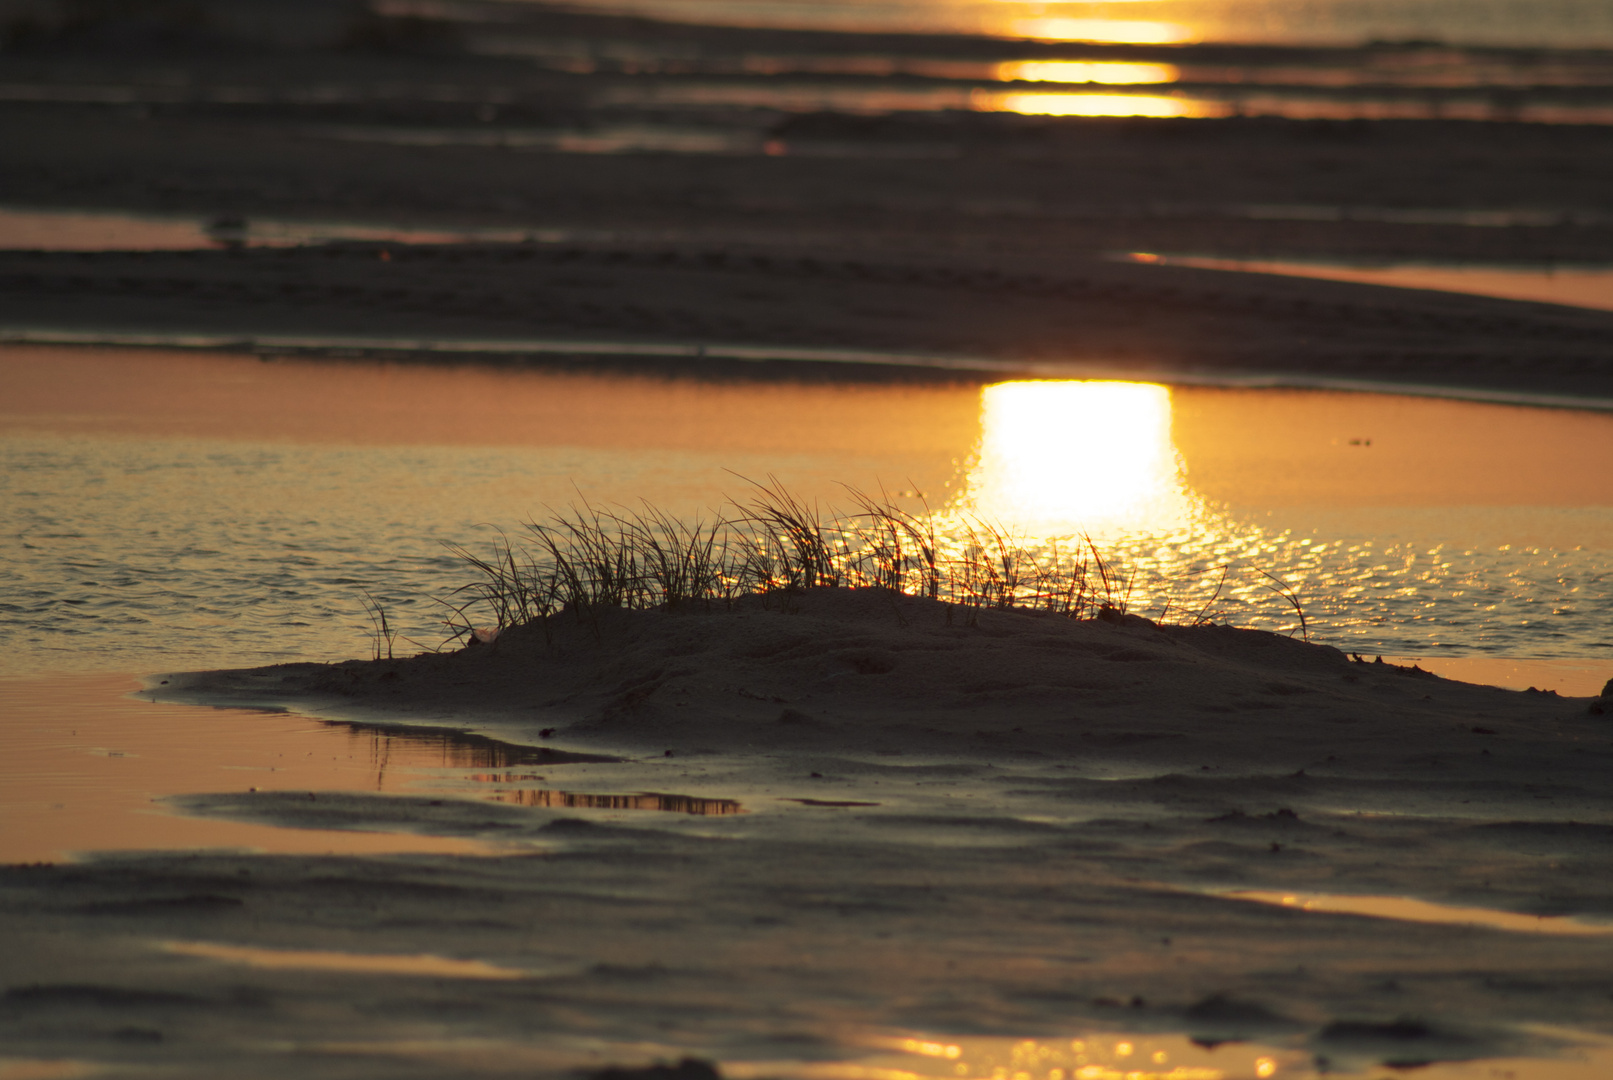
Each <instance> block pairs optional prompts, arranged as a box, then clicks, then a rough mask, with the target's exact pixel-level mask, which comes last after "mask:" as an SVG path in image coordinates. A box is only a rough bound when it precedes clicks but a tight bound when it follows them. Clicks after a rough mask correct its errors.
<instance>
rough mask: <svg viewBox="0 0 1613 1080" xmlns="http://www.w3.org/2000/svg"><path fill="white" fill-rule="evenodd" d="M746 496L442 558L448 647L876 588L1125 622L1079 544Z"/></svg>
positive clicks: (779, 495)
mask: <svg viewBox="0 0 1613 1080" xmlns="http://www.w3.org/2000/svg"><path fill="white" fill-rule="evenodd" d="M746 483H747V484H749V486H750V491H749V494H748V495H747V496H746V497H744V498H742V499H736V500H734V501H732V502H731V503H730V504H729V505H728V507H727V512H726V513H719V514H715V515H713V516H712V517H710V518H709V519H707V518H701V519H695V520H692V521H685V520H682V519H679V518H676V517H673V516H672V515H670V514H668V513H666V512H665V511H663V510H661V509H659V508H657V507H655V506H653V505H651V504H649V503H647V502H646V503H643V504H642V505H641V507H640V508H639V509H637V510H630V509H625V508H617V509H605V508H601V507H598V506H594V505H592V504H590V503H588V502H586V501H584V502H582V503H581V504H580V505H574V506H572V507H570V508H569V509H567V510H565V511H561V512H555V513H551V514H550V516H549V517H547V518H546V519H544V520H542V521H538V520H529V521H527V522H526V523H525V524H524V525H523V527H522V531H523V533H524V535H523V536H520V537H518V538H515V539H512V538H511V537H510V535H509V534H508V533H506V532H504V531H502V530H500V531H498V532H497V539H496V540H495V541H494V542H493V544H492V546H491V550H490V551H488V552H487V553H486V554H477V553H475V552H473V551H471V550H470V549H468V548H466V547H463V546H460V545H454V544H451V545H448V546H449V550H451V551H452V552H453V553H454V554H455V555H456V556H458V557H459V558H460V559H461V560H463V561H464V563H465V564H466V565H467V566H468V567H470V568H471V569H472V570H474V571H475V572H476V578H475V580H473V581H471V582H470V583H468V584H466V585H464V586H462V587H460V588H459V589H458V590H456V591H455V592H454V593H453V594H452V595H450V596H449V597H446V598H443V599H442V600H441V601H440V602H441V603H442V604H443V605H444V606H445V607H446V608H447V609H448V617H447V620H446V621H447V624H448V626H449V631H450V638H449V640H450V641H468V640H485V639H487V638H488V636H489V635H490V634H493V635H496V633H498V632H501V631H502V630H505V629H508V628H510V627H517V626H531V625H539V626H543V625H546V623H547V620H548V619H549V618H550V617H552V616H556V615H560V614H562V613H571V614H573V615H576V616H579V617H582V618H584V619H589V620H593V619H595V618H596V617H597V615H598V614H599V613H600V612H603V611H607V610H612V609H625V610H630V611H651V610H663V611H670V610H680V609H691V608H726V607H732V606H733V605H734V604H735V603H736V602H737V601H738V600H739V599H740V598H741V597H745V596H761V597H764V598H781V599H787V598H788V597H790V596H791V595H793V594H799V593H801V592H803V591H805V590H810V589H825V588H867V587H876V588H883V589H887V590H890V591H891V592H892V593H893V594H899V595H906V596H914V597H923V598H927V599H931V600H936V601H940V602H943V603H945V604H947V605H949V608H950V613H949V617H953V618H957V619H959V620H960V621H961V622H962V623H963V624H964V625H973V624H975V623H976V622H977V621H978V618H979V613H980V612H981V611H983V610H990V609H996V610H1009V609H1017V610H1022V611H1031V612H1039V613H1044V614H1049V615H1057V616H1062V617H1065V618H1071V619H1092V618H1101V617H1109V618H1112V617H1114V616H1116V615H1123V614H1126V613H1128V611H1129V610H1130V608H1131V605H1132V595H1133V584H1134V578H1133V575H1132V574H1131V573H1129V572H1127V571H1125V570H1124V569H1123V568H1121V567H1120V566H1118V565H1117V564H1116V563H1115V562H1114V561H1113V560H1112V559H1110V558H1107V557H1106V556H1105V555H1104V554H1103V552H1102V551H1101V550H1100V548H1099V546H1098V544H1097V543H1096V542H1095V541H1094V540H1093V539H1092V537H1090V536H1087V535H1077V536H1073V537H1067V538H1052V539H1037V540H1032V539H1030V538H1026V537H1023V536H1021V535H1019V534H1017V533H1015V532H1013V531H1012V530H1010V529H1009V528H1008V527H1006V526H1004V525H1003V524H1001V523H1000V522H996V521H991V520H988V519H985V518H982V517H978V516H974V515H970V514H949V515H947V516H945V517H944V518H943V517H942V516H941V515H938V514H936V513H934V512H932V511H930V510H929V509H928V508H927V507H921V508H920V509H919V510H917V511H912V510H907V509H904V508H903V507H901V506H899V505H897V503H896V502H895V500H893V499H892V498H891V497H890V496H889V495H887V494H885V493H883V492H881V493H880V494H878V495H873V494H869V493H867V492H864V491H861V490H858V489H856V488H852V487H847V488H846V492H847V496H848V498H849V500H850V503H851V509H850V510H849V511H842V510H841V509H839V508H836V507H828V506H824V505H822V504H820V503H818V502H816V501H812V500H807V499H804V498H802V497H800V496H798V495H796V494H794V493H792V492H790V491H789V490H788V489H786V488H785V487H784V486H783V485H782V484H780V483H779V482H778V481H777V480H776V479H773V478H771V477H770V478H769V479H768V480H767V481H766V482H758V481H746ZM1230 570H1231V568H1230V567H1228V566H1217V567H1211V568H1209V569H1208V570H1207V571H1203V572H1201V573H1200V574H1199V575H1196V576H1197V577H1200V578H1203V577H1207V576H1209V575H1212V574H1215V573H1217V572H1219V574H1220V577H1219V579H1218V580H1217V581H1216V584H1215V588H1214V590H1213V591H1212V592H1211V593H1210V595H1209V597H1208V598H1207V599H1205V600H1204V601H1203V602H1202V603H1199V602H1198V601H1197V600H1196V599H1195V600H1193V601H1192V602H1191V603H1189V602H1188V594H1189V593H1192V592H1194V591H1195V590H1194V589H1193V588H1190V587H1188V586H1187V585H1186V584H1184V588H1183V589H1182V594H1183V595H1182V596H1181V597H1171V598H1167V599H1166V600H1165V602H1164V604H1163V606H1162V608H1161V609H1160V611H1159V613H1158V620H1159V621H1164V620H1165V619H1166V618H1167V617H1168V616H1169V614H1170V612H1171V611H1172V610H1175V611H1178V612H1181V613H1182V614H1181V617H1179V619H1178V621H1179V622H1183V623H1186V624H1188V625H1201V624H1204V623H1207V622H1210V621H1212V620H1213V617H1214V614H1215V611H1216V607H1217V603H1218V601H1219V598H1220V595H1221V586H1222V585H1223V584H1224V583H1225V581H1226V579H1227V575H1228V573H1229V572H1230ZM1256 572H1257V573H1259V574H1262V575H1263V576H1264V578H1266V579H1268V580H1266V581H1265V582H1263V584H1264V585H1265V587H1266V588H1267V589H1269V590H1270V591H1271V592H1273V593H1275V594H1277V595H1279V596H1280V597H1281V598H1282V599H1283V601H1284V602H1285V603H1286V604H1287V605H1288V606H1290V607H1291V608H1292V609H1293V611H1294V612H1295V613H1296V614H1297V616H1298V627H1297V629H1298V630H1299V632H1300V633H1302V634H1304V635H1305V636H1306V637H1307V638H1308V636H1309V628H1308V624H1307V622H1306V619H1305V613H1304V610H1303V607H1302V606H1301V603H1300V599H1299V597H1298V595H1297V594H1296V592H1295V591H1294V590H1293V589H1292V588H1291V587H1290V586H1288V585H1287V583H1285V582H1283V581H1281V579H1279V578H1277V577H1275V576H1274V575H1271V574H1269V573H1267V572H1265V571H1258V570H1257V571H1256ZM1192 584H1198V583H1197V582H1195V583H1192ZM1196 591H1198V592H1202V591H1203V589H1202V587H1200V588H1198V589H1197V590H1196ZM489 622H490V623H491V626H489V625H488V623H489ZM378 640H379V639H378Z"/></svg>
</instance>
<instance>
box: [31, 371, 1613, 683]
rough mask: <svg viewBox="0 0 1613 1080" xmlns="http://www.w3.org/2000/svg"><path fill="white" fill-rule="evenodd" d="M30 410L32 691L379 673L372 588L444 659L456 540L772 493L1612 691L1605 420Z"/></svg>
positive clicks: (766, 388) (750, 387)
mask: <svg viewBox="0 0 1613 1080" xmlns="http://www.w3.org/2000/svg"><path fill="white" fill-rule="evenodd" d="M0 402H4V405H3V406H0V408H3V412H0V463H3V464H0V530H3V535H4V536H5V537H6V543H7V545H8V550H7V554H6V558H5V559H4V560H3V562H0V674H5V673H9V674H22V673H32V672H41V671H45V672H49V671H55V672H72V671H85V672H87V671H103V672H111V671H120V672H130V671H157V670H176V669H183V668H196V667H210V666H222V665H243V664H257V663H264V662H270V661H278V660H288V659H317V660H326V659H339V658H345V657H351V656H359V655H365V654H367V652H368V650H369V648H370V640H369V622H368V620H367V618H366V616H365V614H364V610H363V601H364V594H365V593H366V592H368V593H370V594H372V595H373V596H375V597H376V598H377V599H378V600H380V601H382V602H383V603H384V604H385V605H386V606H387V607H388V609H389V611H390V613H391V616H392V618H393V620H394V621H395V622H397V623H399V624H400V625H401V627H402V632H403V634H404V635H405V637H406V638H408V639H411V640H413V641H415V642H418V643H420V644H421V645H422V646H433V645H436V644H437V643H438V642H440V641H441V640H442V636H443V635H442V632H441V614H442V609H441V607H440V606H439V605H438V604H436V603H435V602H434V600H433V598H434V597H442V596H446V595H447V594H448V593H449V592H450V591H451V590H453V589H454V588H456V587H457V586H459V585H461V584H464V583H465V582H466V581H468V580H470V579H471V575H470V574H469V573H468V571H467V570H466V568H465V567H464V566H463V565H462V564H461V562H460V561H459V560H458V559H457V558H456V557H455V556H454V555H453V554H451V553H450V552H449V551H448V550H447V549H446V548H445V547H444V545H445V544H450V543H451V544H463V545H466V546H468V547H471V548H473V549H475V548H477V547H478V546H479V545H486V544H490V543H491V541H492V539H493V537H494V535H495V534H494V533H493V532H492V527H499V528H504V529H508V530H511V531H518V530H519V527H520V524H521V522H522V521H523V520H525V519H526V518H528V517H533V516H535V517H542V516H543V515H544V514H545V512H546V508H549V507H553V508H564V507H566V506H567V505H570V504H573V503H576V502H578V501H579V500H580V499H583V498H586V499H588V500H590V501H592V502H594V503H597V504H604V505H615V504H621V505H627V506H634V505H637V504H638V502H639V500H641V499H642V500H649V501H650V502H653V503H654V504H655V505H657V506H660V507H662V508H664V509H666V510H669V511H671V512H673V513H675V514H679V515H685V516H691V515H704V516H707V517H709V516H710V515H711V514H712V513H713V512H714V511H716V510H718V509H720V508H721V507H722V505H723V503H724V500H725V498H728V497H733V496H742V495H744V494H745V491H746V483H745V481H744V479H742V478H743V477H750V478H756V479H763V478H766V477H768V476H776V477H777V478H778V479H779V480H780V481H782V482H783V483H784V484H785V485H786V486H788V487H789V488H791V489H792V490H794V491H796V492H798V493H800V494H802V495H804V496H807V497H811V498H816V499H819V500H822V501H823V502H825V503H829V504H834V503H837V502H839V503H842V504H843V503H845V502H846V499H845V496H844V492H843V490H842V489H841V488H840V486H839V485H841V484H850V485H855V486H857V487H859V488H863V489H867V490H878V489H880V488H884V489H885V490H887V491H889V492H891V493H893V494H895V493H906V492H916V493H921V494H922V496H923V497H924V499H925V500H926V501H927V502H928V505H929V506H931V507H932V508H934V509H936V510H937V511H938V512H939V514H940V515H941V517H942V519H943V522H947V521H954V522H955V521H958V520H961V519H962V517H963V516H964V515H970V514H973V515H979V516H982V517H985V518H988V519H990V520H995V521H1000V522H1002V523H1003V524H1004V525H1006V526H1007V527H1008V528H1010V529H1012V530H1014V531H1015V532H1017V533H1019V534H1021V535H1023V536H1025V537H1027V538H1031V539H1035V538H1041V537H1048V536H1059V535H1069V534H1072V533H1076V532H1086V533H1090V534H1091V535H1092V536H1093V537H1095V538H1096V539H1097V541H1098V543H1099V546H1100V548H1102V549H1103V550H1104V551H1105V553H1106V554H1107V555H1108V556H1109V557H1111V558H1112V559H1114V560H1116V561H1117V562H1118V563H1119V564H1120V565H1121V566H1122V567H1123V568H1125V569H1126V570H1128V571H1129V572H1131V573H1132V574H1133V578H1134V581H1135V586H1134V596H1133V607H1134V609H1135V610H1138V611H1141V612H1142V613H1144V614H1157V613H1158V612H1159V611H1160V610H1161V609H1162V608H1163V607H1164V605H1165V603H1166V602H1167V601H1169V602H1170V603H1172V605H1173V608H1172V610H1173V611H1175V612H1178V613H1179V612H1182V611H1184V610H1189V611H1190V610H1192V608H1191V606H1190V605H1193V604H1196V603H1199V602H1202V600H1203V599H1206V598H1207V596H1208V591H1209V589H1210V588H1211V586H1213V584H1214V583H1215V582H1216V581H1219V580H1220V578H1221V572H1220V571H1219V570H1218V569H1214V568H1218V567H1223V566H1227V567H1230V568H1231V569H1230V570H1228V571H1227V578H1226V583H1225V585H1224V587H1223V589H1222V594H1221V600H1220V601H1219V603H1218V606H1217V607H1216V608H1215V609H1214V611H1215V612H1216V615H1217V617H1218V618H1219V619H1222V620H1225V621H1233V622H1237V623H1240V624H1244V625H1253V626H1264V627H1269V628H1272V629H1279V630H1289V629H1292V628H1293V627H1294V620H1293V612H1292V611H1291V610H1290V609H1289V608H1288V607H1287V606H1286V605H1285V604H1284V603H1283V602H1282V601H1281V600H1280V599H1279V598H1277V597H1276V596H1274V595H1273V594H1272V593H1271V592H1270V590H1268V589H1267V588H1266V587H1265V586H1264V584H1263V582H1264V581H1265V579H1264V577H1263V576H1262V575H1261V573H1260V572H1261V571H1265V572H1268V573H1270V574H1273V575H1276V576H1277V577H1280V578H1282V579H1283V580H1284V581H1285V582H1287V583H1288V584H1289V585H1291V586H1292V587H1293V588H1294V589H1295V590H1296V591H1297V593H1298V595H1299V596H1300V598H1301V600H1302V602H1303V605H1304V609H1305V612H1306V615H1307V618H1308V619H1309V622H1310V625H1311V633H1312V636H1313V638H1314V639H1316V640H1319V641H1324V642H1328V643H1332V644H1335V645H1338V646H1339V647H1341V648H1345V649H1349V650H1354V651H1360V652H1368V653H1382V654H1384V655H1390V656H1415V657H1428V656H1447V657H1512V658H1518V657H1527V658H1556V659H1558V660H1560V661H1564V662H1568V663H1577V664H1580V665H1582V666H1587V667H1588V668H1589V669H1591V674H1590V675H1588V676H1586V680H1585V681H1590V680H1591V679H1592V678H1595V677H1596V676H1597V674H1598V673H1599V670H1600V667H1603V666H1605V667H1608V668H1610V669H1613V637H1610V632H1609V629H1608V628H1609V627H1610V626H1613V588H1610V586H1613V475H1610V474H1609V472H1608V470H1606V469H1605V468H1602V467H1600V465H1599V463H1605V462H1607V461H1613V415H1607V414H1603V413H1596V412H1577V411H1572V410H1542V409H1526V408H1517V407H1508V406H1499V405H1484V404H1474V403H1466V402H1455V401H1441V400H1430V399H1414V398H1403V397H1394V396H1387V395H1367V394H1334V393H1321V392H1308V391H1277V390H1230V389H1229V390H1222V389H1211V388H1167V387H1164V386H1155V385H1149V384H1135V383H1091V382H1018V383H1015V382H1008V383H1001V384H997V385H991V386H985V387H979V386H967V385H949V386H917V385H906V386H903V385H875V384H829V383H813V384H785V383H761V382H730V383H714V382H702V381H697V380H693V379H660V378H654V377H649V376H630V375H623V374H575V373H569V374H568V373H557V372H544V371H514V370H495V369H488V368H476V367H466V368H457V369H452V368H433V367H424V366H408V365H397V364H378V363H358V362H351V363H336V362H304V361H280V362H264V361H260V360H258V359H256V358H252V357H243V356H239V355H227V354H205V353H174V352H158V351H136V350H99V351H95V350H74V349H61V348H38V347H7V348H5V349H3V350H0ZM1608 674H1613V670H1609V671H1608ZM1605 677H1606V675H1600V678H1605ZM1598 685H1599V681H1598ZM1581 692H1584V691H1581Z"/></svg>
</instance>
